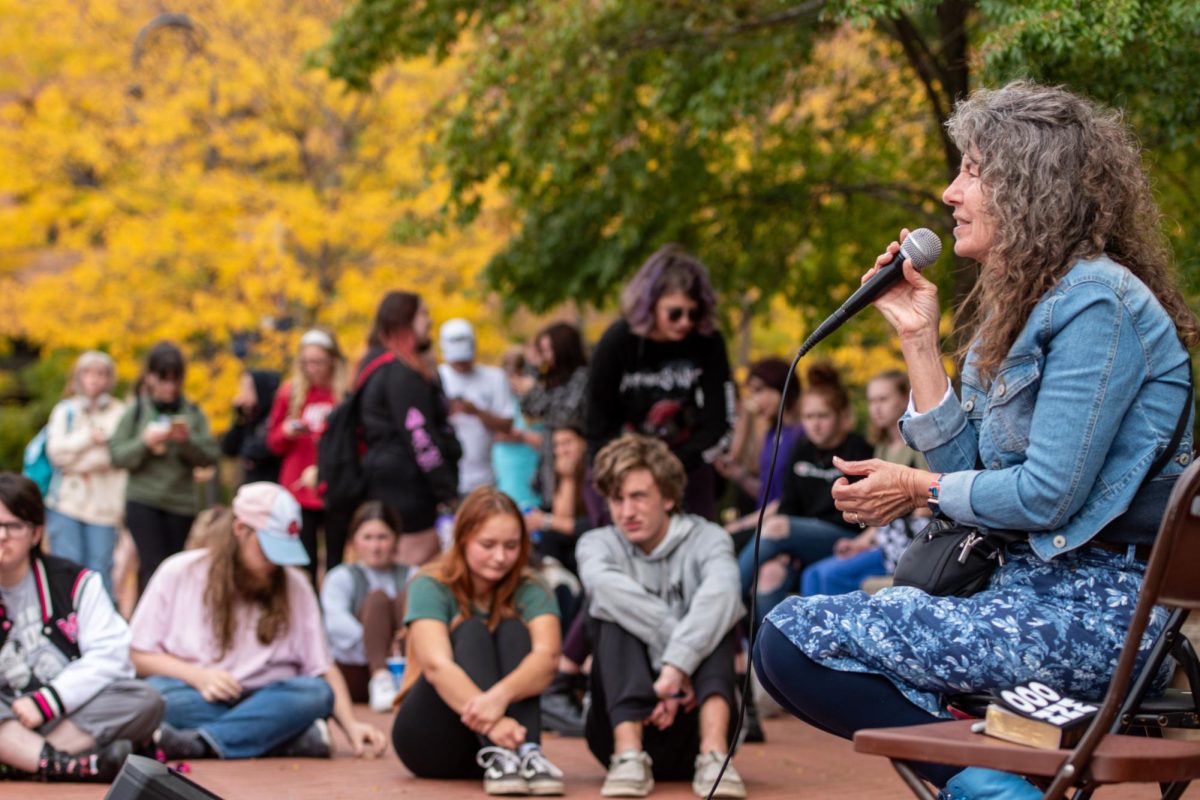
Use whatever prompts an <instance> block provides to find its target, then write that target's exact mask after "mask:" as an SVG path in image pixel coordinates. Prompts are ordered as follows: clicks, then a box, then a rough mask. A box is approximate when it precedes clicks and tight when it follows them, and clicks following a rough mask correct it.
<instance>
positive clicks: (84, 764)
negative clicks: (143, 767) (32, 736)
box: [34, 739, 133, 783]
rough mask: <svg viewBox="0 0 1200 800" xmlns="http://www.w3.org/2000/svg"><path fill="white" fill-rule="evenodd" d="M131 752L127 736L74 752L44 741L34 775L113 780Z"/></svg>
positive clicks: (106, 781) (87, 780) (75, 779)
mask: <svg viewBox="0 0 1200 800" xmlns="http://www.w3.org/2000/svg"><path fill="white" fill-rule="evenodd" d="M131 752H133V745H132V744H130V743H129V740H128V739H117V740H116V741H115V742H110V743H109V744H106V745H105V746H104V747H98V748H96V749H95V750H88V751H87V752H85V753H77V754H76V755H70V754H69V753H63V752H61V751H59V750H56V749H54V748H53V747H52V746H51V745H50V743H49V742H47V743H46V744H44V745H42V754H41V756H40V757H39V758H38V768H37V772H36V773H34V778H36V779H37V780H43V781H77V782H87V783H112V781H113V778H115V777H117V773H118V772H120V771H121V765H123V764H124V763H125V759H126V758H128V757H129V754H130V753H131Z"/></svg>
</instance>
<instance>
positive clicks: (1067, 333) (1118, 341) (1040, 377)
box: [900, 257, 1192, 561]
mask: <svg viewBox="0 0 1200 800" xmlns="http://www.w3.org/2000/svg"><path fill="white" fill-rule="evenodd" d="M974 364H975V359H974V353H969V354H968V356H967V360H966V364H965V366H964V368H963V375H962V398H961V402H960V401H959V398H956V397H955V396H954V394H953V392H947V395H946V397H945V398H944V399H943V400H942V402H941V403H940V404H939V405H938V406H937V407H935V408H933V409H930V410H929V411H927V412H925V413H922V414H914V413H912V409H911V407H910V413H908V414H905V416H904V417H903V418H902V419H901V420H900V428H901V432H902V434H903V436H904V438H905V440H906V441H907V442H908V443H909V444H910V445H911V446H912V447H913V448H915V449H917V450H920V451H922V452H923V453H925V456H926V458H927V459H928V460H929V464H930V469H933V470H935V471H938V472H945V473H947V474H946V475H945V476H944V477H943V478H942V484H941V491H940V494H939V504H940V506H941V510H942V512H943V513H945V514H946V516H948V517H950V518H951V519H953V520H956V521H957V522H960V523H964V524H969V525H977V526H979V527H981V528H985V529H1005V530H1018V531H1028V532H1029V540H1030V544H1031V545H1032V547H1033V550H1034V552H1035V553H1037V555H1038V556H1039V557H1040V558H1042V559H1043V560H1046V561H1049V560H1050V559H1052V558H1054V557H1055V556H1057V555H1060V554H1062V553H1066V552H1069V551H1071V550H1074V549H1076V548H1078V547H1082V546H1083V545H1084V544H1086V543H1087V542H1088V541H1089V540H1090V539H1091V538H1092V537H1093V536H1095V535H1096V534H1097V533H1098V532H1099V531H1100V530H1101V529H1102V528H1103V527H1104V526H1105V525H1106V524H1107V523H1108V522H1110V521H1111V520H1113V519H1114V518H1116V517H1117V516H1119V515H1120V514H1121V513H1122V512H1124V511H1125V509H1126V508H1128V507H1129V504H1130V502H1131V501H1132V499H1133V497H1134V495H1135V494H1136V493H1137V491H1138V489H1139V488H1140V486H1141V484H1142V481H1143V479H1144V478H1146V475H1147V473H1148V472H1149V469H1150V465H1151V464H1152V463H1153V462H1154V460H1155V458H1156V457H1157V456H1158V455H1159V454H1160V453H1161V452H1163V450H1164V449H1165V448H1166V446H1167V444H1169V443H1170V440H1171V436H1172V434H1173V433H1174V430H1175V425H1176V423H1177V422H1178V420H1179V414H1180V412H1181V410H1182V408H1183V404H1184V403H1185V402H1186V400H1187V397H1188V382H1189V374H1190V369H1191V363H1190V361H1189V358H1188V354H1187V352H1186V350H1184V348H1183V345H1182V344H1180V342H1179V338H1178V336H1177V334H1176V331H1175V326H1174V324H1172V322H1171V319H1170V317H1169V316H1168V315H1167V313H1166V312H1165V311H1164V310H1163V308H1162V306H1161V305H1159V303H1158V301H1157V299H1156V298H1155V297H1154V294H1153V293H1152V292H1151V291H1150V290H1149V289H1148V288H1147V287H1146V286H1145V284H1143V283H1142V282H1141V281H1140V280H1138V279H1137V278H1136V277H1134V275H1133V274H1132V273H1131V272H1129V270H1127V269H1125V268H1124V267H1122V266H1120V265H1119V264H1117V263H1115V262H1114V261H1112V260H1111V259H1109V258H1108V257H1101V258H1098V259H1096V260H1094V261H1080V262H1079V263H1077V264H1075V266H1074V267H1072V268H1071V270H1070V271H1069V272H1068V273H1067V274H1066V275H1065V276H1064V277H1063V279H1062V280H1061V281H1060V282H1059V283H1058V285H1057V286H1055V287H1054V288H1053V289H1051V290H1050V291H1048V292H1047V293H1046V294H1045V295H1044V296H1043V297H1042V298H1041V300H1039V301H1038V303H1037V305H1035V306H1034V308H1033V310H1032V311H1031V313H1030V315H1029V320H1028V321H1027V322H1026V324H1025V327H1024V328H1023V329H1022V330H1021V332H1020V334H1018V336H1017V339H1016V341H1015V342H1014V343H1013V346H1012V348H1011V349H1010V350H1009V352H1008V357H1007V358H1005V359H1004V361H1003V363H1001V365H1000V367H999V369H998V371H997V373H996V375H995V376H994V378H993V379H992V381H991V385H990V386H985V385H984V381H983V380H982V379H981V377H980V375H979V371H978V369H976V367H975V365H974ZM1188 416H1189V422H1191V421H1192V420H1191V417H1192V411H1191V410H1190V409H1189V411H1188ZM1191 453H1192V425H1191V424H1188V425H1187V427H1186V429H1185V431H1184V435H1183V437H1182V439H1181V441H1180V443H1179V447H1178V449H1177V452H1176V455H1175V456H1174V457H1173V458H1172V459H1171V460H1170V461H1168V462H1167V466H1166V467H1165V468H1164V469H1163V471H1162V473H1161V474H1160V476H1156V479H1161V478H1162V477H1167V476H1173V475H1175V474H1177V473H1179V472H1182V471H1183V469H1184V467H1185V466H1186V465H1187V463H1188V462H1189V461H1190V460H1191ZM977 455H978V457H979V459H980V462H981V463H982V464H983V466H984V469H983V470H978V469H976V466H977V461H976V456H977ZM1152 480H1153V479H1152Z"/></svg>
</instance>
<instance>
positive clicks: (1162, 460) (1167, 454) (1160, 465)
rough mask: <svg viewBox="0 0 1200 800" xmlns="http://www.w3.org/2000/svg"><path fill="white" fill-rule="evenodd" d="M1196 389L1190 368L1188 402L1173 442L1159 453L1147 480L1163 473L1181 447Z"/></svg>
mask: <svg viewBox="0 0 1200 800" xmlns="http://www.w3.org/2000/svg"><path fill="white" fill-rule="evenodd" d="M1193 394H1194V387H1193V385H1192V368H1191V366H1189V367H1188V393H1187V401H1186V402H1185V403H1184V404H1183V410H1182V411H1180V412H1179V421H1178V422H1176V423H1175V431H1174V433H1172V434H1171V441H1170V442H1169V443H1168V444H1167V449H1166V450H1163V451H1162V452H1161V453H1159V455H1158V458H1156V459H1155V460H1154V463H1153V464H1151V465H1150V471H1149V472H1147V473H1146V480H1150V479H1151V478H1153V477H1154V476H1155V475H1157V474H1158V473H1160V472H1162V471H1163V469H1164V468H1165V467H1166V466H1167V462H1168V461H1170V460H1171V458H1172V456H1174V455H1175V449H1176V448H1177V447H1179V442H1180V440H1181V439H1183V431H1184V429H1185V428H1186V427H1187V421H1188V415H1189V413H1190V412H1191V410H1192V405H1193V403H1194V402H1195V401H1194V399H1193Z"/></svg>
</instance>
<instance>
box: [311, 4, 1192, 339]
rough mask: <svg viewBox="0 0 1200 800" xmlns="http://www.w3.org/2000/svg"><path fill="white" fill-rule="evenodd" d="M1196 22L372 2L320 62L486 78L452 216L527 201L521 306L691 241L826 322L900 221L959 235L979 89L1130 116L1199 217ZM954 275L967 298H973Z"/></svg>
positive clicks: (519, 237) (950, 9) (520, 239)
mask: <svg viewBox="0 0 1200 800" xmlns="http://www.w3.org/2000/svg"><path fill="white" fill-rule="evenodd" d="M1195 5H1196V4H1195V2H1194V0H1161V2H1154V3H1150V2H1143V1H1142V0H1096V1H1095V2H1086V3H1079V2H1076V0H1036V2H1029V3H1010V2H1005V1H1003V0H978V2H971V0H943V1H942V2H931V1H930V0H924V1H919V0H908V1H907V2H905V1H904V0H841V1H840V2H838V1H835V0H735V1H733V2H728V1H724V0H723V1H722V2H715V1H714V2H683V1H682V0H668V1H667V2H663V1H662V0H597V1H596V2H586V3H562V2H558V0H529V1H528V2H508V1H506V0H493V1H492V2H485V3H465V2H462V0H427V2H423V3H409V2H406V0H358V2H357V3H356V4H354V5H353V6H351V8H350V9H349V11H348V12H347V13H346V14H345V15H344V16H343V17H342V18H341V20H340V21H339V23H338V24H337V26H336V28H335V35H334V36H333V38H332V39H331V40H330V41H329V43H328V44H327V45H326V47H325V48H324V50H323V51H322V52H321V53H320V54H319V58H320V59H322V60H323V62H324V63H325V64H326V65H327V66H328V68H329V69H330V70H331V72H332V73H333V74H334V75H335V76H337V77H340V78H343V79H345V80H346V81H348V82H349V83H350V84H351V85H353V86H358V87H366V86H368V85H370V83H371V81H372V79H373V76H374V75H375V73H376V71H377V70H378V69H380V68H381V67H382V66H383V65H386V64H387V63H389V62H391V61H392V60H394V59H399V58H407V57H412V56H417V55H433V56H435V57H446V56H447V55H448V54H451V53H454V54H456V55H458V56H461V57H462V58H463V59H465V61H466V63H467V64H468V69H467V71H466V74H467V76H468V77H467V78H466V79H465V80H464V81H463V82H462V84H461V85H460V87H459V88H458V91H457V93H456V95H455V96H454V97H453V98H452V99H451V100H450V101H449V102H448V103H447V105H446V106H445V108H444V113H445V118H444V122H443V127H442V129H441V136H440V140H439V153H438V155H439V159H440V162H441V164H442V166H443V167H444V168H445V170H446V173H447V176H448V178H449V181H450V185H451V194H450V199H449V201H448V203H447V205H446V207H445V208H444V209H443V213H445V214H446V215H447V218H449V219H452V220H454V221H456V222H458V223H462V222H466V221H469V220H470V219H472V218H473V216H474V214H475V213H476V211H477V209H478V207H479V199H478V198H479V193H480V191H481V190H482V189H483V188H484V187H489V186H492V185H495V183H497V182H498V184H499V185H500V187H501V188H502V189H503V190H504V191H505V192H506V193H507V194H508V196H509V198H510V199H511V201H512V202H513V205H514V207H515V210H516V214H517V222H518V232H517V233H516V235H514V236H513V237H512V239H511V240H510V241H509V244H508V246H507V248H506V249H504V250H503V251H501V252H500V253H499V254H498V255H497V256H495V257H494V258H493V260H492V261H491V263H490V265H489V268H488V272H487V275H488V278H489V280H490V281H491V283H492V284H493V285H494V286H495V287H496V288H498V289H500V290H501V291H502V292H503V293H504V294H505V295H506V296H507V297H508V298H509V299H510V301H511V302H513V303H517V302H520V303H524V304H528V305H531V306H532V307H534V308H545V307H548V306H550V305H552V304H554V303H556V302H558V301H561V300H563V299H565V298H574V299H583V300H588V301H592V302H598V301H601V300H602V299H603V298H606V297H611V295H612V294H613V292H614V290H615V289H616V287H617V286H619V284H620V283H621V282H622V281H623V280H624V279H625V278H626V277H627V276H628V275H629V273H630V272H631V271H632V270H633V269H635V268H636V266H637V265H638V263H640V261H641V260H642V259H643V258H644V257H645V256H646V255H647V254H648V253H649V252H650V251H652V250H653V249H654V248H655V247H657V246H658V245H660V244H662V243H664V242H667V241H679V242H682V243H683V244H685V245H686V246H688V247H691V248H693V249H695V250H696V251H697V252H699V253H700V254H701V256H702V257H703V258H704V259H705V260H706V261H707V262H708V263H709V264H710V266H712V267H713V272H714V276H715V278H716V281H717V283H718V284H719V288H720V289H722V290H724V291H725V292H726V293H727V296H730V295H732V296H734V297H740V298H743V304H744V306H745V307H746V308H748V309H749V310H751V311H754V310H760V311H761V310H762V309H764V308H766V307H767V303H768V302H769V299H770V298H771V297H772V296H777V295H780V294H782V295H783V296H784V297H786V298H787V299H788V300H789V301H790V302H792V303H793V304H795V305H797V306H798V307H800V308H802V309H803V308H809V309H812V311H811V312H809V313H811V314H813V316H816V315H823V314H824V313H825V311H826V309H828V307H829V306H830V305H831V301H830V299H829V298H830V294H831V293H833V294H834V295H835V296H839V295H840V294H841V293H842V292H844V291H845V290H846V289H847V288H849V287H850V286H852V285H853V283H855V282H856V281H855V278H856V276H857V275H858V274H859V273H860V272H861V271H862V270H863V269H864V268H865V266H866V265H868V264H869V263H870V261H871V258H872V256H873V254H874V253H876V252H878V250H879V249H880V248H881V246H882V244H883V243H884V242H885V241H886V239H887V238H889V237H890V235H892V233H893V232H894V231H896V230H897V229H898V228H899V227H901V225H908V226H916V225H929V226H930V227H933V228H934V229H935V230H938V231H943V232H944V231H947V230H948V228H949V224H948V214H947V212H946V210H945V209H944V207H943V206H942V204H941V202H940V191H941V188H942V186H943V185H944V183H945V181H946V179H947V177H948V176H950V175H952V174H953V173H954V172H955V171H956V170H957V162H958V158H959V155H958V153H957V152H956V151H955V150H954V147H953V145H952V144H951V143H950V142H949V141H948V139H947V138H946V136H945V132H944V128H943V123H944V121H945V119H946V117H947V116H948V115H949V113H950V111H951V110H952V107H953V102H954V100H955V99H956V98H958V97H961V96H962V95H963V94H964V93H965V92H966V91H968V90H969V88H970V87H972V86H975V85H982V84H997V83H1000V82H1002V81H1005V80H1008V79H1010V78H1013V77H1030V78H1034V79H1038V80H1042V81H1049V82H1063V83H1066V84H1068V85H1070V86H1073V87H1075V88H1077V89H1080V90H1083V91H1085V92H1088V93H1090V94H1092V95H1094V96H1096V97H1098V98H1099V99H1101V100H1104V101H1106V102H1110V103H1115V104H1118V105H1121V106H1123V107H1125V108H1127V109H1128V110H1129V112H1130V114H1131V116H1132V119H1133V121H1134V122H1135V124H1136V125H1137V127H1138V129H1139V132H1140V133H1141V135H1142V136H1143V138H1144V140H1145V141H1146V142H1147V143H1148V145H1149V146H1151V147H1152V148H1154V149H1153V153H1152V162H1153V163H1154V164H1155V165H1156V167H1158V168H1159V169H1160V174H1164V175H1169V176H1172V177H1170V178H1169V179H1168V180H1167V181H1165V182H1164V186H1163V200H1164V205H1165V209H1166V211H1167V213H1168V217H1176V216H1177V215H1179V217H1178V218H1182V215H1185V214H1187V215H1188V216H1190V214H1188V212H1190V211H1195V210H1197V209H1196V208H1195V205H1196V197H1195V196H1194V194H1192V193H1191V190H1190V189H1189V188H1188V187H1189V186H1191V185H1193V183H1194V181H1191V180H1188V179H1187V178H1186V177H1185V178H1179V177H1175V176H1177V175H1178V173H1174V174H1172V168H1173V169H1175V170H1179V169H1182V170H1183V171H1184V173H1185V174H1186V172H1188V171H1190V172H1192V173H1194V172H1195V168H1194V167H1192V166H1191V164H1193V163H1195V162H1194V161H1193V160H1191V159H1188V158H1186V157H1181V155H1180V154H1181V153H1188V152H1190V150H1191V149H1194V148H1195V145H1196V141H1195V140H1196V115H1197V113H1200V112H1198V110H1197V104H1196V102H1195V100H1194V98H1193V93H1192V91H1191V87H1190V86H1189V85H1188V83H1189V81H1190V79H1191V76H1192V75H1194V74H1195V69H1194V67H1195V62H1196V60H1197V58H1198V53H1200V50H1198V48H1197V41H1196V32H1197V24H1198V23H1197V20H1200V15H1198V14H1196V13H1195ZM1172 232H1173V233H1174V234H1175V237H1176V243H1177V245H1178V246H1179V249H1180V250H1183V251H1185V252H1186V251H1187V250H1188V249H1190V247H1191V245H1192V239H1191V234H1188V233H1187V232H1185V231H1183V230H1182V229H1179V228H1175V229H1174V230H1173V231H1172ZM951 260H952V259H951V258H949V257H947V258H945V259H944V260H943V261H944V264H943V266H942V269H943V270H944V269H946V268H947V266H948V265H949V262H950V261H951ZM1188 266H1189V268H1190V266H1191V265H1190V264H1188ZM953 272H954V278H953V291H944V292H943V297H944V298H945V299H946V300H947V301H948V302H955V301H956V300H960V299H961V298H962V296H963V294H964V293H965V292H966V291H967V290H968V288H969V286H970V285H971V282H972V273H971V271H970V267H969V266H968V265H965V264H958V265H956V266H955V267H954V268H953ZM934 274H935V275H937V274H938V273H937V271H936V270H935V273H934ZM940 277H942V278H943V279H944V278H946V276H945V275H944V274H943V275H941V276H940ZM947 282H949V281H947ZM801 313H805V312H801ZM810 322H811V320H810Z"/></svg>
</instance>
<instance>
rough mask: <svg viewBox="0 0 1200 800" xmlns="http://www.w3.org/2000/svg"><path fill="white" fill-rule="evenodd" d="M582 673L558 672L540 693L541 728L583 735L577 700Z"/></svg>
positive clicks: (579, 707) (565, 733)
mask: <svg viewBox="0 0 1200 800" xmlns="http://www.w3.org/2000/svg"><path fill="white" fill-rule="evenodd" d="M582 684H583V676H582V675H571V674H568V673H566V672H558V673H555V675H554V680H553V681H551V682H550V685H549V686H547V687H546V691H545V692H543V693H542V699H541V709H542V730H547V731H557V732H558V733H560V734H562V735H563V736H583V706H582V705H581V704H580V702H579V688H580V686H581V685H582Z"/></svg>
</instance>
